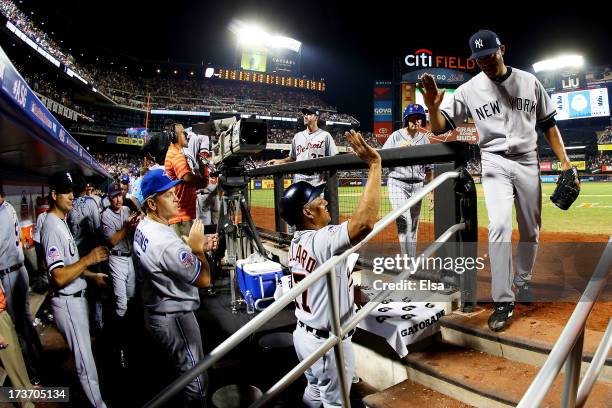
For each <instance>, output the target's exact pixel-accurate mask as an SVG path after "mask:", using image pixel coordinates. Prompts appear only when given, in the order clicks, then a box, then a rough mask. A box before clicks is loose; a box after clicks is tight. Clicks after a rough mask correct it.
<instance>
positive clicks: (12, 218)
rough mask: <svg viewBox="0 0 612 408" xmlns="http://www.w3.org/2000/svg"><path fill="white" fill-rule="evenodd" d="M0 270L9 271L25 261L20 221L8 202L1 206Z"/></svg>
mask: <svg viewBox="0 0 612 408" xmlns="http://www.w3.org/2000/svg"><path fill="white" fill-rule="evenodd" d="M0 240H1V241H0V269H7V268H10V267H11V266H13V265H16V264H18V263H21V262H23V261H24V255H23V248H22V247H21V243H20V242H19V221H18V220H17V213H16V212H15V208H13V206H12V205H11V204H10V203H9V202H8V201H6V200H5V201H4V202H3V203H2V204H0Z"/></svg>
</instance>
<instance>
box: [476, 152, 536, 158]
mask: <svg viewBox="0 0 612 408" xmlns="http://www.w3.org/2000/svg"><path fill="white" fill-rule="evenodd" d="M487 153H493V154H496V155H498V156H501V157H519V156H523V155H526V154H527V153H531V151H529V152H523V153H506V152H502V151H499V152H487Z"/></svg>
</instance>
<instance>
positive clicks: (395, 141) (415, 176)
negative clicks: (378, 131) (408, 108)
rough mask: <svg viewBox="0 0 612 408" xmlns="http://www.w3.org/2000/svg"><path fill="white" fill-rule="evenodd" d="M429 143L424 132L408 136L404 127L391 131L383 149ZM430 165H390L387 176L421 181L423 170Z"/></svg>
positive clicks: (423, 175)
mask: <svg viewBox="0 0 612 408" xmlns="http://www.w3.org/2000/svg"><path fill="white" fill-rule="evenodd" d="M426 144H429V138H428V137H427V135H426V134H425V133H421V132H417V133H416V134H415V135H414V137H412V136H410V134H409V133H408V131H407V130H406V129H399V130H396V131H395V132H393V133H391V136H389V137H388V138H387V140H386V141H385V144H384V145H383V147H382V148H383V149H393V148H396V147H409V146H419V145H426ZM432 167H433V166H431V165H425V166H423V165H416V166H403V167H392V168H391V171H390V173H389V177H391V178H394V179H398V180H404V181H408V180H409V181H423V180H425V171H426V170H431V169H432Z"/></svg>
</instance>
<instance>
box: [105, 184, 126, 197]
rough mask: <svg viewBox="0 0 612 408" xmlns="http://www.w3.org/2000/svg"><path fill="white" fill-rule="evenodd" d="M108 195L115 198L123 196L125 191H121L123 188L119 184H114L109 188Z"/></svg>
mask: <svg viewBox="0 0 612 408" xmlns="http://www.w3.org/2000/svg"><path fill="white" fill-rule="evenodd" d="M107 193H108V196H109V197H110V198H115V197H117V196H118V195H119V194H123V190H122V189H121V186H120V185H119V184H118V183H113V184H111V185H110V186H108V191H107Z"/></svg>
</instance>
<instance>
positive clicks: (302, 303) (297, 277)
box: [292, 272, 312, 313]
mask: <svg viewBox="0 0 612 408" xmlns="http://www.w3.org/2000/svg"><path fill="white" fill-rule="evenodd" d="M292 275H293V281H294V282H295V284H296V285H297V284H299V283H300V282H301V281H302V280H303V279H304V278H305V277H306V274H305V273H296V272H293V274H292ZM295 305H296V306H297V308H298V309H302V310H303V311H305V312H306V313H312V312H311V311H310V306H309V305H308V289H306V290H305V291H304V292H302V296H301V297H297V298H295Z"/></svg>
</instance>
